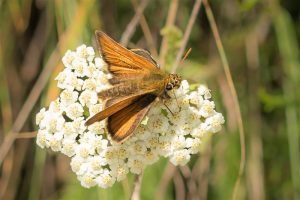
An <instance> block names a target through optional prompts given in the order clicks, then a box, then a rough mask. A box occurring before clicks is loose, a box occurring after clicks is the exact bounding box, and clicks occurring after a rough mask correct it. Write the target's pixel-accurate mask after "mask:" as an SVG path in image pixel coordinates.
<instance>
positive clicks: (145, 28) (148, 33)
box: [131, 0, 158, 58]
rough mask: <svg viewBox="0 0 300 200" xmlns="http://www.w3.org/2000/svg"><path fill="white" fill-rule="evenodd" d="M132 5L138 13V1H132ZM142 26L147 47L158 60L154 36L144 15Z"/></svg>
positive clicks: (142, 16) (141, 20) (141, 19)
mask: <svg viewBox="0 0 300 200" xmlns="http://www.w3.org/2000/svg"><path fill="white" fill-rule="evenodd" d="M131 3H132V5H133V6H134V9H135V11H136V12H137V9H138V5H137V2H136V0H131ZM140 25H141V28H142V30H143V32H144V35H145V39H146V42H147V45H148V47H149V50H150V53H151V54H152V55H153V56H154V57H155V58H157V57H158V53H157V50H156V47H155V42H154V39H153V37H152V34H151V31H150V28H149V26H148V23H147V20H146V18H145V16H144V15H143V14H142V15H141V18H140Z"/></svg>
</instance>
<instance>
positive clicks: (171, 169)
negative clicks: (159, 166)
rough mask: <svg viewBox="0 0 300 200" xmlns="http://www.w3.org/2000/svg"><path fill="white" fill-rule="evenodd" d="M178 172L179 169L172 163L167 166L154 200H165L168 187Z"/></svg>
mask: <svg viewBox="0 0 300 200" xmlns="http://www.w3.org/2000/svg"><path fill="white" fill-rule="evenodd" d="M176 171H177V168H176V167H175V166H174V165H172V164H171V163H168V164H167V166H166V168H165V171H164V173H163V175H162V177H161V179H160V183H159V184H158V187H157V191H156V194H155V198H154V199H156V200H161V199H164V194H165V193H166V191H167V187H168V185H169V183H170V181H171V179H172V177H173V176H174V174H175V172H176Z"/></svg>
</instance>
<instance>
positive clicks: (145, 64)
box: [96, 31, 158, 77]
mask: <svg viewBox="0 0 300 200" xmlns="http://www.w3.org/2000/svg"><path fill="white" fill-rule="evenodd" d="M96 38H97V42H98V46H99V51H100V52H101V55H102V57H103V59H104V60H105V62H106V63H107V64H108V70H109V72H110V73H111V74H112V75H114V76H116V77H133V76H141V75H143V74H144V75H145V74H149V73H151V72H152V71H153V70H155V71H156V70H158V68H157V67H156V65H155V64H154V63H152V62H149V61H148V60H147V59H146V58H144V57H143V56H140V55H138V54H135V53H134V52H132V51H130V50H128V49H126V48H124V47H122V46H121V45H119V44H118V43H117V42H115V41H114V40H113V39H111V38H110V37H109V36H107V35H106V34H105V33H103V32H101V31H97V32H96Z"/></svg>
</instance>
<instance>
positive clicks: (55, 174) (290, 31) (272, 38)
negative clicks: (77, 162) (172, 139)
mask: <svg viewBox="0 0 300 200" xmlns="http://www.w3.org/2000/svg"><path fill="white" fill-rule="evenodd" d="M199 3H201V1H199V0H196V1H194V0H193V1H180V0H168V1H159V0H152V1H150V0H141V1H139V0H130V1H126V0H98V1H96V0H85V1H83V0H75V1H71V0H69V1H67V0H65V1H61V0H53V1H45V0H1V1H0V27H1V28H0V29H1V30H0V76H1V77H0V112H1V113H0V118H1V123H0V142H1V146H0V170H1V171H0V199H30V200H35V199H65V200H67V199H128V198H129V197H130V193H131V191H132V182H133V181H132V180H133V178H134V177H133V176H129V177H128V180H126V181H123V182H121V183H116V184H115V185H114V186H113V187H112V188H109V189H106V190H103V189H99V188H97V187H94V188H91V189H85V188H83V187H81V186H80V183H79V181H77V180H76V177H75V175H74V174H73V173H72V171H71V169H70V166H69V162H70V159H69V158H68V157H66V156H63V155H60V154H58V153H53V152H51V151H50V150H45V149H40V148H39V147H37V146H36V144H35V138H34V137H35V134H36V133H35V132H34V131H35V130H36V129H37V127H36V126H35V114H36V113H37V112H38V111H39V109H40V108H41V107H44V106H47V105H49V102H50V101H51V100H53V99H55V98H56V96H57V95H58V93H59V90H58V89H57V87H56V81H54V77H56V76H57V74H58V72H59V71H60V70H61V69H62V68H63V66H62V62H61V58H62V56H63V55H64V53H65V52H66V50H67V49H71V50H75V48H76V47H77V46H79V45H81V44H83V43H84V44H87V45H93V46H94V47H95V39H94V31H95V30H103V31H105V32H106V33H108V34H109V35H110V36H111V37H113V38H114V39H115V40H117V41H122V44H124V45H126V46H129V47H139V48H144V49H148V50H149V51H150V52H151V53H152V55H153V57H154V58H155V59H156V60H158V62H159V63H160V64H161V66H163V67H164V68H165V69H166V70H169V71H170V70H171V68H172V65H173V63H174V61H175V59H176V55H177V52H178V50H179V48H180V47H181V45H182V44H183V43H184V42H183V41H184V40H183V37H184V35H185V33H186V31H187V24H188V22H189V21H190V19H191V13H192V10H193V9H194V12H195V14H196V18H195V22H194V23H193V24H192V29H191V34H190V35H188V38H187V39H188V41H187V45H186V48H189V47H191V48H192V49H193V50H192V52H191V54H190V55H189V57H188V58H187V60H186V61H185V62H184V63H183V64H180V65H179V67H178V68H177V72H178V73H179V74H181V75H182V76H183V77H184V79H187V80H189V81H190V82H191V83H205V84H207V85H208V87H209V88H210V89H211V92H212V95H213V98H214V101H215V102H216V107H217V111H219V112H222V113H223V114H224V116H225V120H226V124H225V126H224V128H223V131H222V133H221V134H217V135H215V136H214V137H212V139H211V141H209V143H208V144H207V146H206V147H205V148H203V150H202V151H201V153H200V154H199V155H195V156H194V157H193V158H192V160H191V162H190V163H189V164H188V165H187V166H185V167H177V168H175V167H173V166H172V165H171V164H169V163H168V162H167V160H164V159H160V161H159V162H157V163H155V164H154V165H152V166H150V167H148V168H146V170H145V173H144V177H143V182H142V187H141V198H142V199H231V198H232V194H233V188H234V185H235V183H236V181H237V178H238V176H239V175H238V174H239V165H240V158H241V152H243V150H245V151H246V165H245V169H244V173H243V175H242V176H241V177H240V178H241V181H240V186H239V187H238V192H237V199H300V176H299V174H300V171H299V170H300V162H299V159H300V157H299V133H300V131H299V128H300V127H299V124H300V123H299V122H300V103H299V101H300V90H299V87H300V54H299V45H300V43H299V38H300V1H296V0H285V1H279V0H265V1H258V0H244V1H235V0H227V1H221V0H212V1H209V4H210V6H211V8H212V12H213V14H214V16H215V20H216V23H217V27H218V29H219V33H220V36H221V39H222V42H223V45H224V49H225V52H226V57H227V59H228V62H229V66H230V70H231V75H232V77H233V83H234V85H235V88H236V90H237V95H238V100H239V106H240V108H241V113H242V119H243V123H244V130H245V147H244V148H243V145H242V146H241V143H240V136H239V129H238V120H239V119H238V117H237V115H236V114H235V113H236V105H235V102H234V98H233V96H232V95H231V94H232V93H231V92H230V87H229V86H230V82H228V81H227V79H226V76H225V73H224V70H223V64H222V62H221V59H220V55H219V53H218V48H217V46H216V40H215V38H214V37H213V34H212V31H211V28H210V27H211V25H212V24H211V23H210V22H209V20H208V18H207V15H206V11H207V10H206V9H205V8H204V7H203V4H202V5H201V6H200V9H199V10H198V11H197V10H196V11H195V7H197V6H199V5H200V4H199ZM202 3H203V2H202ZM21 134H22V135H21Z"/></svg>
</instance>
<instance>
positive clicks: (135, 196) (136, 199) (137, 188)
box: [131, 172, 143, 200]
mask: <svg viewBox="0 0 300 200" xmlns="http://www.w3.org/2000/svg"><path fill="white" fill-rule="evenodd" d="M142 179H143V172H142V173H141V174H139V175H136V177H135V180H134V185H133V191H132V195H131V200H140V199H141V196H140V193H141V185H142Z"/></svg>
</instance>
